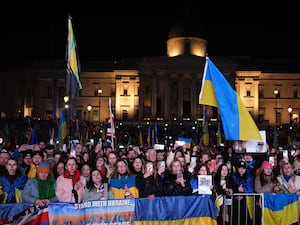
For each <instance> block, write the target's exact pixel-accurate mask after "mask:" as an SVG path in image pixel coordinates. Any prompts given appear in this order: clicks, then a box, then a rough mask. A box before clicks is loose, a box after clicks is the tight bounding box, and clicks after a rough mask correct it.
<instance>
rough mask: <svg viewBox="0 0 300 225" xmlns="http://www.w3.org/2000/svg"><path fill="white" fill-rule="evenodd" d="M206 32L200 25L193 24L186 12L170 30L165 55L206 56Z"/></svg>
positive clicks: (193, 21)
mask: <svg viewBox="0 0 300 225" xmlns="http://www.w3.org/2000/svg"><path fill="white" fill-rule="evenodd" d="M206 50H207V40H206V32H205V29H204V27H203V26H202V25H200V24H198V23H196V22H195V20H194V19H193V18H192V17H191V16H190V15H189V13H188V12H186V13H185V16H184V17H183V18H182V19H181V20H180V21H178V22H177V23H176V24H175V25H174V26H173V27H172V28H171V30H170V32H169V36H168V41H167V55H168V56H169V57H175V56H179V55H195V56H200V57H205V56H206Z"/></svg>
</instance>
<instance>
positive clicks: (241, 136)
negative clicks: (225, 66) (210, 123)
mask: <svg viewBox="0 0 300 225" xmlns="http://www.w3.org/2000/svg"><path fill="white" fill-rule="evenodd" d="M199 104H203V105H210V106H215V107H218V108H219V111H220V115H221V121H222V125H223V131H224V135H225V138H226V139H227V140H262V137H261V135H260V133H259V130H258V128H257V125H256V124H255V122H254V120H253V118H252V117H251V115H250V113H249V112H248V110H247V108H246V106H245V105H244V103H243V102H242V100H241V99H240V97H239V96H238V95H237V94H236V92H235V91H234V89H233V88H232V87H231V86H230V84H229V83H228V81H227V80H226V78H225V77H224V76H223V74H222V73H221V72H220V70H219V69H218V68H217V67H216V66H215V65H214V64H213V62H212V61H211V60H210V59H209V58H208V57H206V63H205V68H204V74H203V80H202V87H201V91H200V95H199Z"/></svg>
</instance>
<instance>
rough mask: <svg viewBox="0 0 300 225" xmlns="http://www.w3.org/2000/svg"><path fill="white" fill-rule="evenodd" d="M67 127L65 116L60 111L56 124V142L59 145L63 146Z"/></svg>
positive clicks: (63, 112)
mask: <svg viewBox="0 0 300 225" xmlns="http://www.w3.org/2000/svg"><path fill="white" fill-rule="evenodd" d="M68 133H69V131H68V126H67V121H66V116H65V111H64V110H62V111H61V114H60V118H59V124H58V134H57V140H58V141H59V142H60V144H63V141H64V139H65V138H66V137H67V136H68Z"/></svg>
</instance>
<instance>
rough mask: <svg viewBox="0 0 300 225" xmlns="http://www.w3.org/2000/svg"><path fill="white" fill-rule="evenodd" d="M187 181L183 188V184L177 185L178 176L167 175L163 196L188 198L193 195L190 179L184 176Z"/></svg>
mask: <svg viewBox="0 0 300 225" xmlns="http://www.w3.org/2000/svg"><path fill="white" fill-rule="evenodd" d="M183 177H184V179H185V180H186V181H185V186H184V187H182V186H181V184H177V183H176V182H175V181H176V179H177V176H176V174H171V173H169V172H167V173H166V177H165V180H164V184H163V195H164V196H188V195H192V193H193V189H192V186H191V184H190V179H189V177H186V174H185V173H184V174H183Z"/></svg>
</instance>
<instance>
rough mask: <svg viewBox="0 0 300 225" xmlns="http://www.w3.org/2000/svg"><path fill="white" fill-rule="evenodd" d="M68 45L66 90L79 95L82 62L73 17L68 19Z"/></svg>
mask: <svg viewBox="0 0 300 225" xmlns="http://www.w3.org/2000/svg"><path fill="white" fill-rule="evenodd" d="M68 29H69V33H68V46H67V52H66V53H67V54H66V58H67V71H68V75H67V84H66V86H67V87H66V89H67V90H66V92H67V94H68V95H70V96H71V97H73V98H74V97H77V96H79V90H80V89H82V85H81V83H80V80H79V72H80V64H79V57H78V55H77V45H76V41H75V36H74V32H73V26H72V21H71V17H69V19H68Z"/></svg>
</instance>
